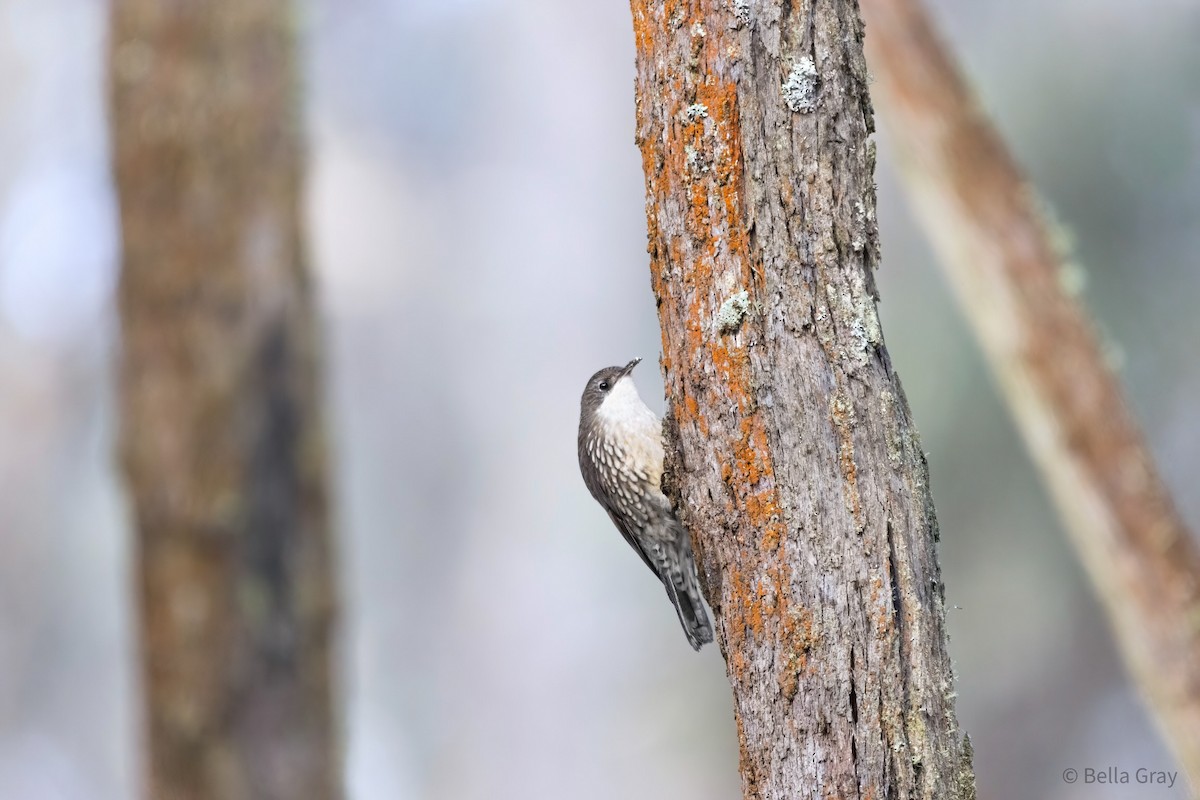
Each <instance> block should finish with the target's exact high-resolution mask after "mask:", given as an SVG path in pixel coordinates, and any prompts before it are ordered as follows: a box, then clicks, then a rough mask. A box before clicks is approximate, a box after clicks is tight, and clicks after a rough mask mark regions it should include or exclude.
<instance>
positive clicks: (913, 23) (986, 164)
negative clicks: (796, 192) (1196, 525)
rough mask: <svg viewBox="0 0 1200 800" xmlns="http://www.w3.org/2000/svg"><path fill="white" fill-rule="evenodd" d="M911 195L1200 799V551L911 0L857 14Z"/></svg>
mask: <svg viewBox="0 0 1200 800" xmlns="http://www.w3.org/2000/svg"><path fill="white" fill-rule="evenodd" d="M863 9H864V12H865V13H866V15H867V20H868V22H869V23H870V35H869V36H868V37H867V43H868V45H869V48H868V49H869V51H870V52H869V55H870V58H871V63H872V65H873V66H874V70H875V74H876V75H877V76H878V83H877V84H876V86H875V87H874V88H875V90H876V94H877V95H878V96H879V97H880V99H881V103H882V104H883V107H884V111H885V113H886V114H887V116H888V119H889V121H890V122H891V131H890V132H891V134H892V136H891V139H892V140H893V141H894V143H895V145H896V148H897V150H898V152H899V155H900V159H899V161H900V164H901V166H902V172H903V176H904V181H905V185H906V187H907V189H908V191H909V193H910V195H911V196H912V198H913V201H914V205H915V208H916V211H917V213H918V216H919V218H920V219H921V221H922V224H923V226H924V228H925V230H926V233H927V234H928V235H929V237H930V239H931V240H932V242H933V243H934V245H935V247H936V248H937V250H938V252H939V254H940V256H941V259H940V260H941V263H942V267H943V269H944V270H945V272H946V275H947V277H948V278H949V279H950V283H951V284H952V285H953V286H954V288H955V290H956V293H957V296H958V299H959V302H960V304H961V305H962V308H963V310H964V312H965V316H966V318H967V319H968V320H969V322H970V323H971V325H972V326H973V327H974V329H975V333H976V336H977V338H978V340H979V342H980V344H981V345H982V347H983V350H984V353H985V354H986V356H987V358H988V361H989V363H990V364H991V367H992V371H993V373H994V374H995V376H996V378H997V380H998V383H999V386H1000V388H1001V390H1002V392H1003V393H1004V396H1005V398H1006V400H1007V401H1008V405H1009V407H1010V408H1011V409H1012V413H1013V415H1014V417H1015V419H1016V422H1017V426H1018V428H1020V430H1021V432H1022V434H1023V436H1024V438H1025V443H1026V446H1027V447H1028V448H1029V450H1030V452H1031V454H1032V456H1033V459H1034V461H1035V462H1036V463H1037V465H1038V467H1039V468H1040V469H1041V472H1042V476H1043V478H1044V480H1045V481H1046V484H1047V486H1048V487H1049V488H1050V491H1051V494H1052V495H1053V497H1054V500H1055V503H1056V505H1057V506H1058V510H1059V514H1060V515H1061V517H1062V519H1063V523H1064V525H1065V526H1066V529H1067V531H1068V532H1069V534H1070V536H1071V539H1072V541H1073V543H1074V545H1075V549H1076V551H1077V552H1078V553H1079V556H1080V558H1081V559H1082V561H1083V563H1084V565H1085V567H1086V568H1087V571H1088V573H1089V575H1090V576H1091V579H1092V583H1093V585H1094V587H1095V590H1096V593H1097V595H1098V596H1099V597H1100V599H1101V600H1102V601H1103V602H1104V604H1105V606H1106V608H1107V611H1108V615H1109V619H1110V621H1111V624H1112V626H1113V630H1114V633H1115V635H1116V639H1117V642H1118V644H1119V646H1120V649H1121V651H1122V653H1123V656H1124V659H1125V661H1126V663H1127V665H1128V667H1129V669H1130V671H1131V672H1132V674H1133V676H1134V678H1135V680H1136V681H1137V683H1138V685H1139V686H1140V688H1141V691H1142V694H1143V695H1144V696H1145V698H1146V699H1147V701H1148V702H1149V705H1150V708H1151V709H1152V710H1153V712H1154V714H1155V716H1156V717H1157V719H1158V722H1159V725H1160V727H1161V729H1162V731H1163V733H1164V734H1165V737H1166V740H1167V743H1168V744H1169V746H1170V747H1171V748H1172V749H1173V750H1174V751H1175V755H1176V756H1177V757H1178V759H1179V761H1180V763H1181V764H1182V765H1183V767H1184V769H1185V770H1186V772H1187V773H1188V775H1189V778H1190V781H1191V784H1192V786H1193V787H1196V788H1200V625H1198V624H1197V620H1200V550H1198V548H1197V546H1196V542H1195V539H1194V538H1193V537H1192V535H1191V533H1190V532H1189V531H1188V530H1187V528H1186V526H1185V525H1184V523H1183V521H1182V519H1181V518H1180V516H1179V513H1178V512H1177V510H1176V508H1175V506H1174V504H1173V502H1172V501H1171V497H1170V494H1169V492H1168V491H1167V489H1166V487H1165V486H1164V485H1163V483H1162V481H1161V479H1160V478H1159V476H1158V472H1157V470H1156V469H1155V466H1154V459H1153V457H1152V454H1151V453H1150V451H1149V448H1148V447H1147V446H1146V444H1145V441H1144V440H1143V439H1142V437H1141V434H1140V432H1139V431H1138V427H1137V425H1136V423H1135V421H1134V419H1133V416H1132V414H1131V413H1130V411H1129V408H1128V406H1127V404H1126V403H1125V400H1124V397H1123V393H1122V391H1121V387H1120V384H1119V382H1118V381H1117V379H1116V377H1115V376H1114V375H1113V374H1112V372H1111V370H1110V369H1109V368H1108V366H1107V364H1106V361H1105V358H1104V354H1103V351H1102V348H1101V346H1100V344H1099V342H1098V340H1097V337H1096V335H1095V332H1094V331H1093V328H1092V325H1091V323H1090V321H1089V319H1088V316H1087V313H1086V311H1085V310H1084V309H1083V308H1082V306H1081V305H1080V304H1079V303H1078V302H1077V300H1076V298H1075V297H1074V296H1073V295H1072V293H1071V291H1069V285H1070V278H1071V275H1070V273H1069V271H1068V269H1069V265H1068V264H1067V263H1065V262H1064V259H1063V257H1062V255H1061V254H1060V253H1058V252H1056V250H1055V247H1054V245H1053V239H1052V236H1051V233H1050V231H1049V229H1048V226H1047V225H1046V223H1045V222H1044V221H1043V219H1042V217H1041V214H1040V212H1039V208H1038V203H1037V200H1036V197H1035V196H1034V194H1033V192H1032V191H1031V190H1030V189H1029V188H1028V185H1027V183H1026V181H1025V178H1024V176H1023V175H1022V174H1021V172H1020V170H1019V169H1018V167H1017V166H1016V164H1015V163H1014V161H1013V159H1012V157H1011V156H1010V155H1009V153H1008V151H1007V149H1006V148H1005V146H1004V143H1003V142H1002V141H1001V140H1000V138H999V137H998V136H997V134H996V132H995V131H994V130H993V129H992V127H991V125H990V124H989V123H988V121H987V119H986V118H985V116H984V114H983V112H982V111H981V110H980V108H979V106H978V105H977V104H976V103H975V102H974V99H973V98H972V96H971V94H970V92H969V91H968V89H967V86H966V83H965V81H964V80H963V78H962V76H961V75H960V74H959V72H958V70H957V68H956V67H955V65H954V62H953V60H952V59H951V57H950V55H949V54H948V53H947V51H946V50H945V49H944V48H943V47H942V45H941V42H940V41H939V40H938V38H937V35H936V33H935V31H934V30H933V26H932V25H931V24H930V22H929V20H928V18H927V17H926V15H925V14H924V12H923V11H922V9H921V7H920V6H919V5H918V4H917V3H916V2H914V0H863Z"/></svg>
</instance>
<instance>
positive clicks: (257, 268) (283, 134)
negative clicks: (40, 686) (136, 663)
mask: <svg viewBox="0 0 1200 800" xmlns="http://www.w3.org/2000/svg"><path fill="white" fill-rule="evenodd" d="M292 13H293V9H292V7H291V5H290V3H288V2H285V0H213V1H212V2H207V3H191V2H188V3H183V2H167V1H166V0H117V1H116V2H114V4H113V11H112V33H111V53H110V56H111V105H112V124H113V146H114V150H115V169H116V181H117V187H118V192H119V197H120V205H121V228H122V235H123V239H124V248H125V251H124V267H123V273H122V277H121V286H120V314H121V324H122V333H123V344H124V352H123V359H122V368H121V380H120V393H121V399H120V402H121V428H122V430H121V450H122V457H123V464H124V467H125V470H126V473H127V478H128V487H129V492H130V497H131V506H132V511H133V518H134V523H135V526H136V549H137V571H138V580H139V584H140V592H139V601H140V617H141V619H140V625H141V646H142V657H143V681H144V686H145V707H144V714H145V729H144V737H145V744H146V746H147V748H148V758H147V760H146V766H147V769H148V776H147V793H148V796H149V797H153V798H162V799H163V800H217V799H218V798H219V799H220V800H250V798H255V799H256V800H298V799H304V798H312V799H313V800H328V799H329V798H337V797H340V795H341V791H340V784H341V780H340V770H339V757H338V745H337V736H336V734H335V721H334V712H333V707H334V703H333V700H332V687H331V665H332V664H331V632H332V630H331V629H332V623H333V617H334V591H333V583H334V581H333V576H332V575H333V567H332V561H331V557H330V556H331V541H330V539H331V530H330V524H329V515H328V510H327V501H326V490H325V485H324V463H325V452H324V447H323V443H322V431H321V424H320V415H319V413H318V405H319V404H318V392H317V389H316V386H317V383H316V367H317V363H316V362H317V358H316V341H317V338H318V336H317V321H316V314H315V311H314V308H313V300H312V292H311V287H310V280H309V276H308V274H307V273H306V268H305V257H304V252H303V246H302V242H301V230H300V209H301V206H300V193H301V156H302V153H301V136H300V131H299V120H300V118H301V115H300V112H299V109H298V107H297V106H298V92H297V86H296V83H297V78H296V63H295V61H296V55H295V50H296V48H295V41H294V39H295V37H294V31H293V29H292V25H293V20H292Z"/></svg>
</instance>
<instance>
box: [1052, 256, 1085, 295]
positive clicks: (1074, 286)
mask: <svg viewBox="0 0 1200 800" xmlns="http://www.w3.org/2000/svg"><path fill="white" fill-rule="evenodd" d="M1058 285H1059V286H1061V287H1062V290H1063V291H1064V292H1066V293H1067V295H1068V296H1070V297H1078V296H1079V295H1081V294H1083V290H1084V289H1086V288H1087V270H1085V269H1084V268H1083V265H1082V264H1080V263H1079V262H1078V261H1074V260H1067V261H1063V262H1062V263H1061V264H1059V266H1058Z"/></svg>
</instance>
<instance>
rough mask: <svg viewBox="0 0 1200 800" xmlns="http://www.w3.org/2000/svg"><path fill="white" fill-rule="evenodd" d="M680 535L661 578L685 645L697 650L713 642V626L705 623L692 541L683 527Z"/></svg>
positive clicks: (705, 616)
mask: <svg viewBox="0 0 1200 800" xmlns="http://www.w3.org/2000/svg"><path fill="white" fill-rule="evenodd" d="M679 533H680V534H681V535H680V536H679V537H678V538H677V545H676V549H677V552H676V553H675V554H674V555H675V557H674V558H672V559H669V560H668V563H667V565H666V569H664V570H662V573H661V577H662V582H663V586H665V587H666V589H667V595H668V596H669V597H670V598H671V603H672V604H673V605H674V606H675V613H676V614H678V615H679V624H680V625H682V626H683V633H684V635H685V636H687V640H688V644H690V645H691V646H692V649H693V650H699V649H700V648H701V647H702V646H703V645H706V644H708V643H709V642H711V641H712V640H713V628H712V622H710V621H709V619H708V611H706V610H705V608H704V599H703V598H702V597H701V596H700V581H699V579H698V578H697V577H696V561H695V559H694V558H692V543H691V539H690V537H689V536H688V534H687V531H685V530H683V529H682V526H680V529H679Z"/></svg>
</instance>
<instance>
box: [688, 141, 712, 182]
mask: <svg viewBox="0 0 1200 800" xmlns="http://www.w3.org/2000/svg"><path fill="white" fill-rule="evenodd" d="M683 154H684V161H685V162H686V163H687V168H688V173H689V174H691V175H693V176H695V175H703V174H704V173H706V172H708V170H709V163H708V160H707V159H706V158H705V157H704V154H703V153H701V152H700V151H699V150H697V149H696V148H695V147H693V146H692V145H690V144H687V145H684V146H683Z"/></svg>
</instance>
